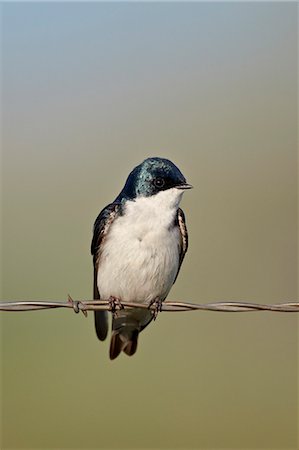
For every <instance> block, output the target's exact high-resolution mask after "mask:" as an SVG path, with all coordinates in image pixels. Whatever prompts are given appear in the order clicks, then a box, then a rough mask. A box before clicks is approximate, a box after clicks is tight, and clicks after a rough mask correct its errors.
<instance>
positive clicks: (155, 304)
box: [148, 298, 162, 320]
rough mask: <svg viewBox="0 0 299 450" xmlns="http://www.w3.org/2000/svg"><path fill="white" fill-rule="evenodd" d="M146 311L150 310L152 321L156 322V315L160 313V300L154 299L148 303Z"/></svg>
mask: <svg viewBox="0 0 299 450" xmlns="http://www.w3.org/2000/svg"><path fill="white" fill-rule="evenodd" d="M148 309H150V310H151V312H152V314H153V319H154V320H156V318H157V316H158V313H159V312H161V311H162V300H161V299H160V298H155V299H154V300H152V301H151V302H150V304H149V307H148Z"/></svg>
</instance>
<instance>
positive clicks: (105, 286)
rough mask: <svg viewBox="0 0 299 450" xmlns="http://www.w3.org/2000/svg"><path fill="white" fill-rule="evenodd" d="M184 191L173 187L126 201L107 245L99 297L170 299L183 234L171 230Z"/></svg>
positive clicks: (99, 274) (112, 227)
mask: <svg viewBox="0 0 299 450" xmlns="http://www.w3.org/2000/svg"><path fill="white" fill-rule="evenodd" d="M181 197H182V191H180V190H179V189H176V188H173V189H169V190H166V191H163V192H160V193H158V194H157V195H155V196H152V197H139V198H137V199H136V201H127V203H126V206H125V210H124V214H123V215H122V216H120V217H118V218H117V219H115V221H114V222H113V224H112V225H111V228H110V229H109V233H108V236H107V237H106V239H105V241H104V242H103V249H102V252H101V259H100V264H99V270H98V277H97V282H98V289H99V292H100V295H101V298H103V299H108V298H109V297H110V296H114V297H117V298H119V299H120V300H123V301H135V302H142V303H143V302H149V301H151V300H154V299H155V298H157V297H159V298H161V299H162V300H164V299H165V297H166V296H167V294H168V292H169V290H170V288H171V286H172V284H173V282H174V280H175V277H176V274H177V271H178V267H179V251H180V241H181V239H180V231H179V228H178V227H177V226H173V224H174V219H175V215H176V213H177V208H178V205H179V202H180V200H181Z"/></svg>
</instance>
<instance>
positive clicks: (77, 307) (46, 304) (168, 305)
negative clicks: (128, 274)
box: [0, 296, 299, 316]
mask: <svg viewBox="0 0 299 450" xmlns="http://www.w3.org/2000/svg"><path fill="white" fill-rule="evenodd" d="M57 308H69V309H73V310H74V311H75V312H76V313H79V312H82V313H83V314H84V315H85V316H86V315H87V311H100V310H105V311H111V312H115V311H117V310H120V309H122V308H143V309H151V310H153V311H154V310H156V308H157V306H156V305H154V304H153V305H148V304H140V303H134V302H121V303H120V302H118V303H116V304H113V303H112V302H111V300H73V299H72V298H71V297H70V296H69V297H68V300H67V301H64V302H63V301H5V302H2V301H1V302H0V311H9V312H12V311H14V312H20V311H40V310H45V309H57ZM159 310H161V311H170V312H180V311H218V312H249V311H274V312H299V302H284V303H275V304H259V303H249V302H233V301H223V302H213V303H204V304H195V303H189V302H180V301H177V302H173V301H165V302H164V303H162V305H161V308H160V309H159Z"/></svg>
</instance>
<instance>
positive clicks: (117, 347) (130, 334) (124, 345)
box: [109, 327, 139, 359]
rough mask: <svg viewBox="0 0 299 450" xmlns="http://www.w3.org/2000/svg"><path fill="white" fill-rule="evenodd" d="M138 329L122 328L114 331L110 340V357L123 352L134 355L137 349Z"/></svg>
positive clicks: (112, 357) (113, 357)
mask: <svg viewBox="0 0 299 450" xmlns="http://www.w3.org/2000/svg"><path fill="white" fill-rule="evenodd" d="M138 334H139V331H138V330H137V329H136V328H135V329H132V330H130V329H127V328H125V327H124V328H123V329H120V330H117V331H114V332H113V333H112V336H111V342H110V351H109V356H110V359H115V358H117V356H118V355H119V354H120V352H122V351H123V352H124V353H125V354H126V355H128V356H132V355H134V353H135V352H136V350H137V343H138Z"/></svg>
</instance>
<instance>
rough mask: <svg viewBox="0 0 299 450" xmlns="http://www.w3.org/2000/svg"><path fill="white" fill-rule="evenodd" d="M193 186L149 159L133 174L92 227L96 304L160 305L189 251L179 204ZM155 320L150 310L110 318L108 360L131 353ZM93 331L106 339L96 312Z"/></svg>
mask: <svg viewBox="0 0 299 450" xmlns="http://www.w3.org/2000/svg"><path fill="white" fill-rule="evenodd" d="M191 187H192V186H191V185H190V184H187V182H186V179H185V177H184V176H183V174H182V173H181V172H180V170H179V169H178V168H177V167H176V166H175V165H174V164H173V163H172V162H171V161H169V160H168V159H164V158H148V159H146V160H144V161H143V162H142V163H141V164H139V166H137V167H135V168H134V169H133V170H132V172H131V173H130V174H129V176H128V178H127V181H126V183H125V186H124V188H123V189H122V191H121V193H120V194H119V195H118V197H117V198H116V199H115V200H114V202H113V203H110V204H109V205H108V206H106V208H104V209H103V210H102V211H101V212H100V214H99V215H98V217H97V219H96V221H95V224H94V230H93V239H92V243H91V253H92V255H93V265H94V299H95V300H96V299H103V300H108V299H114V300H117V301H119V302H121V301H127V302H136V303H143V304H144V303H145V304H147V305H151V304H153V303H154V302H160V303H159V304H160V305H161V302H163V301H164V300H165V298H166V297H167V295H168V293H169V291H170V289H171V286H172V285H173V283H174V282H175V280H176V278H177V276H178V273H179V270H180V267H181V264H182V261H183V259H184V256H185V253H186V251H187V248H188V234H187V228H186V224H185V216H184V213H183V211H182V210H181V209H180V208H179V203H180V201H181V199H182V195H183V192H184V190H185V189H190V188H191ZM153 317H154V315H153V311H151V310H150V309H142V308H140V309H138V308H132V309H120V310H118V311H117V314H114V316H113V319H112V337H111V343H110V359H115V358H116V357H117V356H118V355H119V354H120V352H121V351H123V352H124V353H126V354H127V355H129V356H131V355H133V354H134V353H135V352H136V349H137V340H138V335H139V333H140V331H142V330H143V329H144V328H145V327H146V326H147V325H148V324H149V323H150V322H151V321H152V319H153ZM95 328H96V333H97V336H98V338H99V339H100V340H101V341H102V340H104V339H105V338H106V336H107V332H108V314H107V312H106V311H95Z"/></svg>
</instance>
